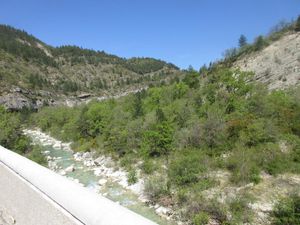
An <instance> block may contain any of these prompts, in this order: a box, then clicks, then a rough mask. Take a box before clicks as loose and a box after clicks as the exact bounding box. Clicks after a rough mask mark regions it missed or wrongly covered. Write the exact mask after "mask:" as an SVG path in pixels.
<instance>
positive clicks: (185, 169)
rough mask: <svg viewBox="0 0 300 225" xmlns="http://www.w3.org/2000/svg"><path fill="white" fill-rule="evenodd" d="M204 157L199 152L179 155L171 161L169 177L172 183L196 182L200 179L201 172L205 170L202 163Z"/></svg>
mask: <svg viewBox="0 0 300 225" xmlns="http://www.w3.org/2000/svg"><path fill="white" fill-rule="evenodd" d="M201 161H202V159H201V158H199V154H195V153H194V154H193V153H192V154H191V153H190V154H187V155H179V156H178V157H177V158H175V159H173V160H172V161H171V163H170V166H169V170H168V177H169V180H170V181H171V183H173V184H176V185H186V184H190V183H195V182H197V180H198V176H199V173H200V172H203V171H205V167H204V165H203V164H201Z"/></svg>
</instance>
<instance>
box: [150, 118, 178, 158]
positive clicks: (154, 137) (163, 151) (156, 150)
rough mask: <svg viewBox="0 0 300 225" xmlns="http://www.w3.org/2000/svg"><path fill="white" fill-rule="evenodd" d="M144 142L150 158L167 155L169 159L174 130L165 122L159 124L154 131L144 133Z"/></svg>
mask: <svg viewBox="0 0 300 225" xmlns="http://www.w3.org/2000/svg"><path fill="white" fill-rule="evenodd" d="M144 142H145V144H146V150H147V153H148V155H149V156H160V155H165V156H167V157H168V155H169V153H170V151H171V149H172V142H173V128H172V126H171V125H170V124H169V123H168V122H167V121H163V122H162V123H160V124H157V125H156V126H155V127H154V129H152V130H148V131H146V132H145V133H144Z"/></svg>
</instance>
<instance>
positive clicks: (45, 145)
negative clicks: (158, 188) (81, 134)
mask: <svg viewBox="0 0 300 225" xmlns="http://www.w3.org/2000/svg"><path fill="white" fill-rule="evenodd" d="M24 133H25V134H26V135H27V136H29V137H30V138H31V139H32V141H33V143H34V144H36V145H39V146H41V148H42V153H43V154H44V155H45V157H46V158H47V160H48V168H49V169H51V170H53V171H55V172H57V173H59V174H61V175H63V176H66V177H67V178H69V179H71V180H73V181H74V182H77V183H79V184H80V185H82V186H84V187H86V188H89V189H91V190H92V191H94V192H97V193H99V194H101V195H103V196H105V197H107V198H109V199H111V200H112V201H115V202H117V203H118V204H120V205H122V206H124V207H127V208H128V209H130V210H132V211H134V212H136V213H138V214H140V215H142V216H144V217H146V218H148V219H150V220H152V221H154V222H156V223H158V224H162V225H173V224H175V223H174V222H171V221H170V220H168V219H167V217H166V216H161V215H158V213H157V212H159V211H164V210H165V208H163V207H161V206H158V205H156V206H149V205H148V204H146V203H145V200H144V199H143V198H141V196H139V195H138V194H137V192H138V191H134V190H135V189H139V188H140V187H139V184H136V185H135V186H133V188H132V190H131V189H130V188H128V187H126V186H124V185H121V184H122V182H123V183H124V182H126V181H124V179H126V177H124V174H125V173H124V172H122V171H114V169H113V168H109V167H107V166H106V165H100V166H99V165H97V166H96V165H90V164H89V163H88V162H89V159H88V160H86V159H84V157H82V154H81V155H80V156H81V158H79V157H76V156H78V154H77V155H76V154H75V157H74V153H73V151H72V150H71V149H70V143H62V142H60V141H58V140H56V139H54V138H52V137H51V136H49V135H47V134H45V133H43V132H40V131H39V130H25V131H24ZM102 162H103V164H104V163H106V164H109V163H112V162H111V161H110V160H109V159H107V158H105V157H103V160H102ZM101 171H103V173H102V172H101Z"/></svg>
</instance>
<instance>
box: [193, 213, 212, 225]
mask: <svg viewBox="0 0 300 225" xmlns="http://www.w3.org/2000/svg"><path fill="white" fill-rule="evenodd" d="M208 221H209V215H208V214H207V213H205V212H200V213H197V214H196V215H195V216H194V218H193V224H194V225H206V224H207V223H208Z"/></svg>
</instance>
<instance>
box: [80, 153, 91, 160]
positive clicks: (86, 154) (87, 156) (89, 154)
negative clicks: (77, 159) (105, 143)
mask: <svg viewBox="0 0 300 225" xmlns="http://www.w3.org/2000/svg"><path fill="white" fill-rule="evenodd" d="M91 157H92V156H91V153H89V152H85V153H83V155H82V158H84V159H90V158H91Z"/></svg>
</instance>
